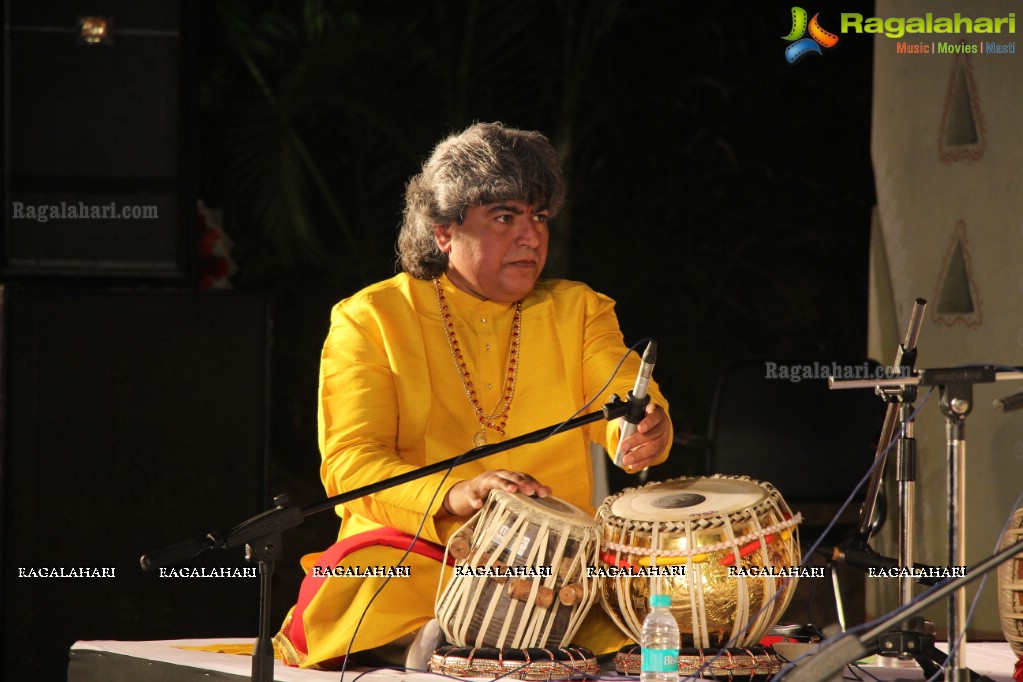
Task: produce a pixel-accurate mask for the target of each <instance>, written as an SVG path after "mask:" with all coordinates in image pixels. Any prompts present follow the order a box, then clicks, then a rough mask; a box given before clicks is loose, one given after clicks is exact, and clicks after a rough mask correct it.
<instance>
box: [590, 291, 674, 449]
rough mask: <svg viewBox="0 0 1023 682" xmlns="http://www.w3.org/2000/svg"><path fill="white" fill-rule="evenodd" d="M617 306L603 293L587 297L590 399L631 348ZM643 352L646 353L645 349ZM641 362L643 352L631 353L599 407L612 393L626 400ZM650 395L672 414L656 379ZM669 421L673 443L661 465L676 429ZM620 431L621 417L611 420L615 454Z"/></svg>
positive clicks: (608, 441) (608, 432)
mask: <svg viewBox="0 0 1023 682" xmlns="http://www.w3.org/2000/svg"><path fill="white" fill-rule="evenodd" d="M614 305H615V304H614V301H613V300H611V299H610V298H608V297H607V296H604V295H602V294H593V295H592V296H590V297H589V298H588V299H587V315H586V328H585V330H584V336H583V344H584V347H583V364H584V366H583V378H584V381H585V383H586V387H585V390H586V396H587V399H589V398H590V397H591V396H593V395H596V394H597V393H598V392H599V391H600V388H601V387H602V386H603V385H604V384H605V383H607V381H608V378H609V377H610V376H611V373H612V372H614V369H615V367H616V366H617V364H618V361H619V360H621V359H622V356H623V355H624V354H625V351H626V350H627V346H626V345H625V341H624V339H623V337H622V332H621V328H620V326H619V324H618V316H617V315H616V314H615V311H614ZM640 351H641V352H642V349H640ZM639 365H640V355H639V353H636V352H629V354H628V357H626V359H625V361H624V362H622V366H621V368H620V369H619V370H618V373H617V374H616V375H615V377H614V380H612V381H611V384H610V385H609V386H608V388H607V389H606V390H604V391H603V392H602V393H600V397H599V398H598V401H599V402H598V403H596V404H595V407H597V406H599V405H603V404H604V403H606V402H607V401H608V400H610V399H611V395H612V394H618V396H619V397H620V398H621V399H622V400H625V398H626V396H628V394H629V391H631V390H632V388H633V386H634V385H635V382H636V374H637V373H638V372H639ZM648 394H649V396H650V400H651V401H652V402H653V403H654V404H656V405H660V406H661V407H663V408H664V411H665V413H668V401H667V400H666V399H665V398H664V395H662V394H661V391H660V389H659V387H658V386H657V383H656V382H655V381H654V380H653V379H652V378H651V380H650V387H649V391H648ZM668 423H669V437H668V444H669V445H668V447H667V448H666V449H665V450H664V451H663V452H662V453H660V455H659V457H658V459H657V462H656V463H657V464H661V463H662V462H664V461H665V460H666V459H668V451H669V450H670V449H671V442H672V439H673V437H674V428H673V427H671V419H670V416H669V421H668ZM619 433H620V427H619V420H618V419H613V420H611V421H609V422H607V425H606V429H605V440H604V443H603V445H604V448H605V449H606V450H607V452H608V454H609V456H611V457H614V453H615V451H616V450H617V449H618V436H619Z"/></svg>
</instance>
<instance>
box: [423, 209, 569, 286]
mask: <svg viewBox="0 0 1023 682" xmlns="http://www.w3.org/2000/svg"><path fill="white" fill-rule="evenodd" d="M464 218H465V219H464V220H463V221H462V224H461V225H459V224H458V223H450V224H448V225H437V226H436V227H435V228H434V236H435V238H436V239H437V246H438V247H440V250H441V251H443V252H444V253H446V254H448V278H449V279H450V280H451V282H452V283H453V284H454V285H455V286H457V287H458V288H459V289H461V290H462V291H466V292H468V293H470V294H472V295H473V296H476V297H477V298H480V299H484V300H490V301H497V302H499V303H514V302H515V301H520V300H522V298H523V297H524V296H525V295H526V294H528V293H529V292H530V291H532V290H533V285H534V284H536V280H537V278H539V277H540V272H541V271H542V270H543V266H544V263H545V262H546V261H547V242H548V239H549V236H550V235H549V234H548V231H547V218H548V210H547V209H546V208H537V207H535V206H530V205H529V204H527V203H525V202H524V201H501V202H497V203H493V204H484V205H483V206H473V207H471V208H468V209H466V211H465V216H464Z"/></svg>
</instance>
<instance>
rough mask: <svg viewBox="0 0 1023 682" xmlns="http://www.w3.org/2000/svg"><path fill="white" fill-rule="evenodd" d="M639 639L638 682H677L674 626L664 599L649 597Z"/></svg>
mask: <svg viewBox="0 0 1023 682" xmlns="http://www.w3.org/2000/svg"><path fill="white" fill-rule="evenodd" d="M642 639H643V641H641V642H640V646H641V648H642V650H643V663H642V666H641V668H640V673H639V679H640V682H678V647H679V635H678V623H677V622H676V621H675V616H673V615H671V597H669V596H668V595H666V594H652V595H650V611H649V612H648V613H647V614H646V619H645V620H644V621H643V632H642Z"/></svg>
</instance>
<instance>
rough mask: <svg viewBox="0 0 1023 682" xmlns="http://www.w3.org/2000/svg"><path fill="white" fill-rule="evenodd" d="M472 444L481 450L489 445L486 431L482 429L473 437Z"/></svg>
mask: <svg viewBox="0 0 1023 682" xmlns="http://www.w3.org/2000/svg"><path fill="white" fill-rule="evenodd" d="M472 444H473V446H474V447H477V448H480V447H483V446H484V445H486V444H487V431H486V429H480V432H479V433H477V434H476V435H475V436H473V437H472Z"/></svg>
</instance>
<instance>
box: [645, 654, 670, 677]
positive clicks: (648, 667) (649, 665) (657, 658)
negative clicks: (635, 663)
mask: <svg viewBox="0 0 1023 682" xmlns="http://www.w3.org/2000/svg"><path fill="white" fill-rule="evenodd" d="M642 668H643V672H645V673H676V674H677V673H678V649H643V663H642Z"/></svg>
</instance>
